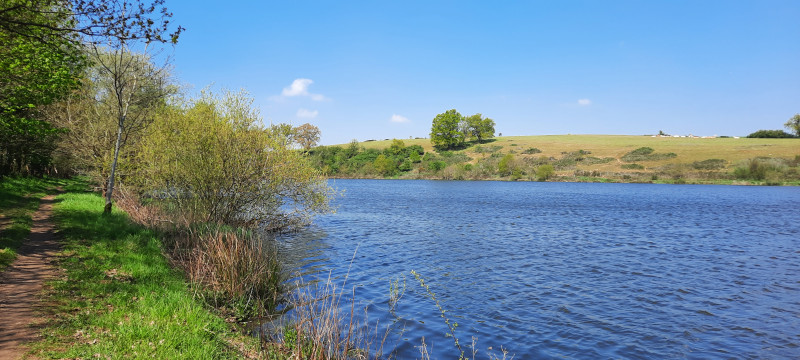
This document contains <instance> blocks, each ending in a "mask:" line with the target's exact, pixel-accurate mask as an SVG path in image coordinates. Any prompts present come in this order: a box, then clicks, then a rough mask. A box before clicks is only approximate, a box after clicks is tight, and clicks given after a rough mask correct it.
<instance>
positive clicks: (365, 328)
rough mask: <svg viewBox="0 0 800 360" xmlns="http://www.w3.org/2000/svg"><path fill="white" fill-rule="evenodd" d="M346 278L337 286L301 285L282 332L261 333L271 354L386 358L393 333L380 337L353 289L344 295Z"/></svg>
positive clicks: (320, 359)
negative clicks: (359, 304)
mask: <svg viewBox="0 0 800 360" xmlns="http://www.w3.org/2000/svg"><path fill="white" fill-rule="evenodd" d="M345 288H346V280H345V281H344V282H343V283H342V284H341V285H340V286H337V285H336V284H335V283H334V282H333V281H332V280H331V279H330V277H329V278H328V279H327V281H325V282H321V283H313V284H305V285H301V284H298V288H297V291H295V292H293V293H292V295H291V297H290V299H289V308H290V309H291V310H290V311H289V312H288V313H287V316H286V318H285V319H283V320H282V322H281V324H282V325H280V326H279V331H278V332H277V333H276V332H273V333H264V334H262V343H263V346H264V347H265V349H267V350H268V352H269V353H270V356H271V357H274V358H279V359H310V360H350V359H376V360H377V359H383V358H385V355H384V345H385V343H386V338H387V336H388V335H389V333H390V329H389V328H387V329H386V331H385V332H384V333H383V335H382V336H379V330H378V329H379V327H378V325H377V324H376V325H374V326H370V325H369V324H368V314H367V310H366V308H365V309H364V310H363V311H364V313H363V314H360V313H359V314H357V313H356V305H355V304H356V302H355V298H354V291H355V290H354V289H353V292H350V293H347V296H345V294H346V293H345Z"/></svg>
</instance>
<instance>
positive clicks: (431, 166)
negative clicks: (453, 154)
mask: <svg viewBox="0 0 800 360" xmlns="http://www.w3.org/2000/svg"><path fill="white" fill-rule="evenodd" d="M446 166H447V163H445V162H444V161H441V160H436V161H431V162H429V163H428V170H431V171H434V172H436V171H439V170H442V169H444V168H445V167H446Z"/></svg>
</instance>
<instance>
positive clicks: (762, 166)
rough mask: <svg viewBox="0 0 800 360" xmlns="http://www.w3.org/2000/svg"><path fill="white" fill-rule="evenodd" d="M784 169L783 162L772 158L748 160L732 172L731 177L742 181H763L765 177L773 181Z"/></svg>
mask: <svg viewBox="0 0 800 360" xmlns="http://www.w3.org/2000/svg"><path fill="white" fill-rule="evenodd" d="M785 169H786V164H785V160H783V159H774V158H755V159H750V160H748V161H746V162H744V163H743V164H741V165H740V166H737V167H736V168H735V169H734V170H733V175H734V176H735V177H736V178H737V179H742V180H759V181H760V180H765V179H766V178H767V175H770V176H769V177H770V179H771V180H774V179H776V178H778V177H780V176H781V174H782V173H783V172H784V170H785Z"/></svg>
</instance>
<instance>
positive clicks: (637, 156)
mask: <svg viewBox="0 0 800 360" xmlns="http://www.w3.org/2000/svg"><path fill="white" fill-rule="evenodd" d="M676 156H678V155H677V154H675V153H666V154H658V153H655V150H653V148H651V147H646V146H645V147H640V148H638V149H636V150H633V151H631V152H629V153H627V154H625V155H623V156H622V158H621V160H622V161H624V162H637V161H657V160H663V159H669V158H674V157H676Z"/></svg>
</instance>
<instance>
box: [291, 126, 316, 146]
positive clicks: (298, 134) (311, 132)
mask: <svg viewBox="0 0 800 360" xmlns="http://www.w3.org/2000/svg"><path fill="white" fill-rule="evenodd" d="M294 133H295V140H296V141H297V143H298V144H300V146H302V147H303V149H305V150H306V151H308V150H309V149H311V148H312V147H314V145H317V143H318V142H319V135H320V131H319V128H318V127H316V126H314V125H311V124H309V123H305V124H303V125H300V126H298V127H296V128H295V129H294Z"/></svg>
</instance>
